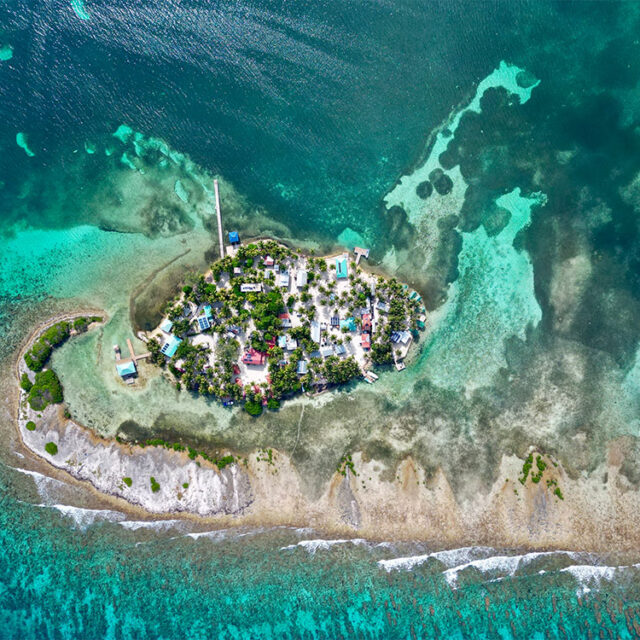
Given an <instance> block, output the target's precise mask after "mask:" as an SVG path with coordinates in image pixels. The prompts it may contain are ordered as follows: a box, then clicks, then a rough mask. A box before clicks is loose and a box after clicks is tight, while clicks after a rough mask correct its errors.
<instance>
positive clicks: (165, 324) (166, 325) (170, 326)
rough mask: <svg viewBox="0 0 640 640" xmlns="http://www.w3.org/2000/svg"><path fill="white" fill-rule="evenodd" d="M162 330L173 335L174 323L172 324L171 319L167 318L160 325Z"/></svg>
mask: <svg viewBox="0 0 640 640" xmlns="http://www.w3.org/2000/svg"><path fill="white" fill-rule="evenodd" d="M160 329H161V330H162V331H164V332H165V333H171V329H173V322H171V320H169V318H165V319H164V320H163V321H162V323H161V324H160Z"/></svg>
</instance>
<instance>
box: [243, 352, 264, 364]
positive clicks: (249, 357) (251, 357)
mask: <svg viewBox="0 0 640 640" xmlns="http://www.w3.org/2000/svg"><path fill="white" fill-rule="evenodd" d="M264 359H265V355H264V353H260V352H259V351H256V350H255V349H249V350H248V351H245V352H244V355H243V356H242V362H244V364H249V365H253V366H260V365H262V364H264Z"/></svg>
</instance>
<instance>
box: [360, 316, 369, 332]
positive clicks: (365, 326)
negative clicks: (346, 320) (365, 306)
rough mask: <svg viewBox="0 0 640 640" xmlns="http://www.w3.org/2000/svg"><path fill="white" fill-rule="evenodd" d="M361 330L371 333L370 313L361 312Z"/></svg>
mask: <svg viewBox="0 0 640 640" xmlns="http://www.w3.org/2000/svg"><path fill="white" fill-rule="evenodd" d="M362 331H363V332H368V333H371V314H369V313H363V314H362Z"/></svg>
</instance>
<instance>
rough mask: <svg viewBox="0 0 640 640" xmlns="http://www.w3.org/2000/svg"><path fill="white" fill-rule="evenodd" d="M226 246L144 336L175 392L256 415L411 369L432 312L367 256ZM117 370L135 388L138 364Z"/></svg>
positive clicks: (270, 245)
mask: <svg viewBox="0 0 640 640" xmlns="http://www.w3.org/2000/svg"><path fill="white" fill-rule="evenodd" d="M229 241H230V246H228V247H227V248H226V252H225V253H226V255H225V256H224V257H223V258H222V259H220V260H218V261H217V262H215V263H214V264H213V265H211V269H210V271H208V272H207V273H204V274H197V275H193V276H191V277H190V278H188V279H187V284H185V285H184V287H183V288H182V291H180V292H179V293H178V295H176V296H175V297H174V298H173V299H172V300H170V301H168V303H167V304H166V306H165V309H164V311H165V316H164V317H163V319H162V321H161V323H160V325H159V326H158V327H157V328H156V329H155V330H153V331H151V332H149V333H147V334H146V335H141V337H142V338H143V339H145V340H146V342H147V346H148V349H149V356H150V360H151V362H152V363H154V364H156V365H158V366H160V367H162V368H165V369H166V371H167V372H168V374H170V375H171V376H172V377H173V380H174V383H175V386H176V388H178V389H184V390H188V391H191V392H195V393H198V394H201V395H203V396H210V397H214V398H216V399H218V400H220V401H221V402H222V403H223V404H224V405H225V406H231V405H234V404H242V406H243V407H244V409H245V410H246V411H247V412H248V413H249V414H251V415H253V416H258V415H260V414H261V413H262V411H263V408H265V407H266V408H267V409H271V410H276V409H278V408H279V407H280V403H281V402H282V400H283V399H286V398H288V397H292V396H294V395H296V394H298V393H303V392H305V393H312V394H315V393H319V392H322V391H324V390H326V389H328V388H330V387H333V386H338V385H344V384H347V383H349V382H351V381H353V380H355V379H357V378H362V377H364V379H365V380H366V381H367V382H369V383H373V382H374V381H375V380H376V379H377V375H376V374H375V373H374V371H373V370H372V368H373V367H374V366H395V368H396V369H397V370H399V371H400V370H402V369H404V367H405V364H404V360H405V358H406V357H407V355H408V353H409V352H410V350H411V348H412V346H414V345H415V344H416V343H417V342H418V341H419V337H420V331H422V330H424V328H425V321H426V315H425V314H426V311H425V307H424V306H423V303H422V298H421V297H420V295H419V294H418V293H417V292H416V291H413V290H411V289H410V288H409V287H408V286H407V285H406V284H402V283H400V282H398V281H397V280H396V279H395V278H384V277H382V276H381V275H375V274H373V273H369V272H367V271H365V270H363V269H362V267H361V265H360V260H361V258H365V259H366V258H368V255H369V251H368V250H367V249H362V248H359V247H356V248H355V249H354V252H353V254H349V253H346V252H344V253H340V254H337V255H333V256H323V257H315V256H314V255H312V254H311V255H305V254H303V253H302V252H301V251H293V250H292V249H290V248H288V247H286V246H284V245H283V244H280V243H278V242H276V241H274V240H261V241H256V242H252V243H248V244H241V243H240V239H239V236H238V234H237V232H231V233H230V234H229ZM127 365H128V366H127ZM118 371H119V373H120V375H121V376H122V377H123V378H124V379H128V380H131V379H133V378H134V377H135V376H136V373H137V372H136V367H135V359H133V364H131V363H130V362H129V361H126V363H120V366H119V367H118Z"/></svg>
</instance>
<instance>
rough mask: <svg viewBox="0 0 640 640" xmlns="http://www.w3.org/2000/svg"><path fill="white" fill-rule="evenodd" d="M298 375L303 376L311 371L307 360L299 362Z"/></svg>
mask: <svg viewBox="0 0 640 640" xmlns="http://www.w3.org/2000/svg"><path fill="white" fill-rule="evenodd" d="M297 371H298V375H299V376H303V375H305V374H306V373H307V371H309V366H308V364H307V361H306V360H298V369H297Z"/></svg>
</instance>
